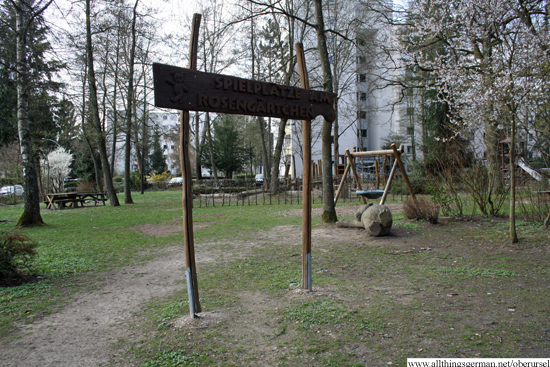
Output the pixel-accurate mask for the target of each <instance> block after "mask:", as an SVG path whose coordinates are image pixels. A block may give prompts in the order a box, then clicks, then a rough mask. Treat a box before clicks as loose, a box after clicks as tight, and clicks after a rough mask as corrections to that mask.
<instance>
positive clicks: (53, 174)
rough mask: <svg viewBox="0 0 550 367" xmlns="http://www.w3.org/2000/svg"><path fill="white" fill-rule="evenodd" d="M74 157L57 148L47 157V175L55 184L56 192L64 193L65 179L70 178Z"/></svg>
mask: <svg viewBox="0 0 550 367" xmlns="http://www.w3.org/2000/svg"><path fill="white" fill-rule="evenodd" d="M72 161H73V155H72V154H70V153H69V152H67V151H66V150H65V149H64V148H61V147H59V148H57V149H56V150H54V151H53V152H51V153H50V154H48V156H47V162H46V164H45V165H44V166H43V169H44V171H46V172H44V174H46V175H47V176H48V177H49V179H50V180H51V181H52V183H53V187H54V190H55V191H56V192H62V191H63V185H64V183H65V179H66V178H67V177H68V176H69V172H70V166H71V163H72Z"/></svg>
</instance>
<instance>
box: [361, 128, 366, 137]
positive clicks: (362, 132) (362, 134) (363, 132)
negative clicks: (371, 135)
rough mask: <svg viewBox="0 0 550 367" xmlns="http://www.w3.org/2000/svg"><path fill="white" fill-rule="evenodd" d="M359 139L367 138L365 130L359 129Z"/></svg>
mask: <svg viewBox="0 0 550 367" xmlns="http://www.w3.org/2000/svg"><path fill="white" fill-rule="evenodd" d="M361 137H362V138H366V137H367V130H366V129H361Z"/></svg>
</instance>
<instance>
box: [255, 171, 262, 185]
mask: <svg viewBox="0 0 550 367" xmlns="http://www.w3.org/2000/svg"><path fill="white" fill-rule="evenodd" d="M254 179H255V180H256V185H257V186H261V185H263V184H264V175H263V174H262V173H259V174H257V175H256V177H255V178H254Z"/></svg>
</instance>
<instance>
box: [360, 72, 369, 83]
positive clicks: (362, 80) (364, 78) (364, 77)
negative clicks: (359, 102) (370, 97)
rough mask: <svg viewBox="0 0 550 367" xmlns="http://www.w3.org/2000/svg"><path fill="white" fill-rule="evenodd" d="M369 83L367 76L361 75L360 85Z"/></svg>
mask: <svg viewBox="0 0 550 367" xmlns="http://www.w3.org/2000/svg"><path fill="white" fill-rule="evenodd" d="M366 81H367V74H359V83H365V82H366Z"/></svg>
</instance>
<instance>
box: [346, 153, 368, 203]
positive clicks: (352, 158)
mask: <svg viewBox="0 0 550 367" xmlns="http://www.w3.org/2000/svg"><path fill="white" fill-rule="evenodd" d="M346 157H348V161H349V164H350V166H351V171H352V172H353V177H354V178H355V183H356V184H357V189H358V190H359V191H361V190H363V188H362V187H361V181H360V180H359V176H357V171H356V170H355V157H353V156H352V155H351V154H350V152H349V149H346ZM361 199H363V204H366V203H367V199H365V197H364V196H361Z"/></svg>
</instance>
